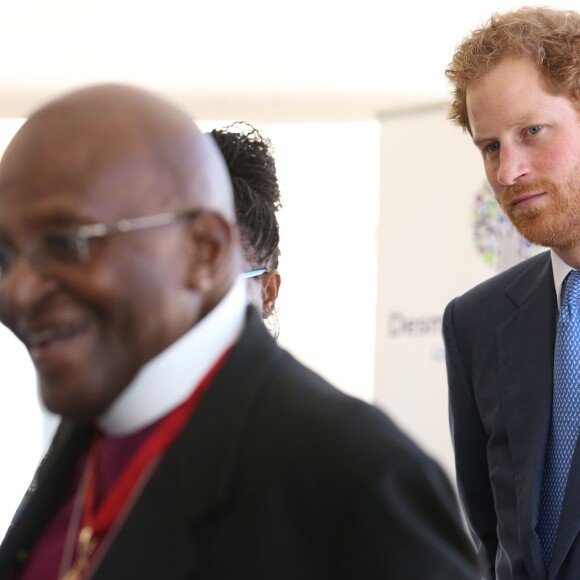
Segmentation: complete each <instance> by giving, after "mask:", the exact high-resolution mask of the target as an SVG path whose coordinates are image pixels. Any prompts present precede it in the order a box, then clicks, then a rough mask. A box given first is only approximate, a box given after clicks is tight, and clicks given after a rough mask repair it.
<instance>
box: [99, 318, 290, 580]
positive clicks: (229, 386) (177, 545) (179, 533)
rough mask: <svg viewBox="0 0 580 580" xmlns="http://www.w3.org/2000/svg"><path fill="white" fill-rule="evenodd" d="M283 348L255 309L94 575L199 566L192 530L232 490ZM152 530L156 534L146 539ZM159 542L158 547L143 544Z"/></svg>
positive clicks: (153, 573)
mask: <svg viewBox="0 0 580 580" xmlns="http://www.w3.org/2000/svg"><path fill="white" fill-rule="evenodd" d="M279 354H280V352H279V350H278V349H277V347H276V344H275V342H274V340H273V339H272V338H271V337H270V335H269V334H268V333H267V331H266V330H265V329H264V327H263V324H262V323H261V321H260V320H259V317H258V316H257V314H255V313H254V312H253V311H252V312H250V313H249V317H248V323H247V325H246V329H245V331H244V333H243V336H242V338H241V339H240V341H239V343H238V344H237V345H236V346H235V347H234V349H233V350H232V352H231V354H230V356H229V357H228V359H227V360H226V362H225V363H224V366H223V367H222V369H221V370H220V372H219V373H218V375H217V376H216V378H215V380H214V382H213V383H212V385H211V386H210V388H209V389H208V391H207V393H205V395H204V397H203V399H202V401H201V402H200V405H199V407H198V408H197V410H196V412H195V413H194V415H193V416H192V418H191V419H190V420H189V422H188V423H187V425H186V427H185V429H184V431H183V432H182V434H181V435H180V436H179V437H178V439H177V440H176V441H175V442H174V444H173V445H172V446H171V447H170V448H169V449H168V451H167V452H166V454H165V456H164V457H163V459H162V460H161V463H160V464H159V466H158V468H157V469H156V471H155V473H154V474H153V475H152V477H151V479H150V481H149V482H148V483H147V485H146V487H145V488H144V489H143V491H142V493H141V495H140V496H139V498H138V500H137V501H136V503H135V505H134V507H133V509H132V510H131V512H130V514H129V515H128V517H127V518H126V520H125V521H124V522H123V523H122V525H121V526H120V528H119V529H118V531H117V532H116V537H115V539H114V542H113V543H112V545H111V547H110V549H109V550H108V551H107V553H106V554H105V555H104V557H103V560H102V562H101V564H100V565H99V567H98V570H97V571H96V573H95V576H94V578H95V580H100V579H108V578H112V577H113V576H114V575H115V574H116V575H117V576H118V575H119V573H120V572H121V571H123V570H124V569H126V566H128V565H131V566H132V567H131V571H130V572H131V574H133V576H132V577H142V578H160V577H169V576H171V574H172V573H174V574H175V575H179V576H180V577H181V576H182V575H183V574H184V572H186V571H187V572H188V573H189V572H191V571H192V570H194V569H195V566H196V560H197V557H196V553H195V546H194V545H192V543H193V533H194V532H195V528H196V527H197V526H198V525H201V522H206V521H208V519H211V517H212V514H213V513H214V512H216V511H217V510H218V508H220V507H222V506H223V505H224V504H225V503H226V502H227V501H228V500H229V498H230V497H231V494H232V488H233V484H234V478H235V474H236V471H237V468H238V464H239V458H240V447H241V445H242V442H243V440H244V433H245V431H246V429H247V427H248V426H249V425H251V420H250V417H251V414H252V411H253V408H254V406H255V403H256V400H257V399H258V397H259V394H260V392H261V390H262V389H263V388H264V386H265V384H266V382H265V381H264V379H263V377H264V375H265V374H266V373H267V372H268V369H269V368H270V367H271V366H272V364H273V363H274V362H275V361H276V360H277V358H278V355H279ZM147 529H149V530H150V533H151V538H150V541H148V539H147V538H144V533H145V534H147V531H146V530H147ZM163 539H170V540H171V541H167V542H165V541H163ZM152 544H153V545H155V549H154V550H150V551H144V550H143V546H144V545H152ZM132 552H135V553H134V554H133V553H132ZM136 562H137V563H138V564H137V565H138V566H140V567H141V568H142V575H141V576H140V575H139V574H138V573H137V572H138V570H135V563H136ZM129 563H130V564H129ZM158 566H162V567H163V568H162V569H161V568H159V569H157V568H156V567H158ZM178 572H179V573H178Z"/></svg>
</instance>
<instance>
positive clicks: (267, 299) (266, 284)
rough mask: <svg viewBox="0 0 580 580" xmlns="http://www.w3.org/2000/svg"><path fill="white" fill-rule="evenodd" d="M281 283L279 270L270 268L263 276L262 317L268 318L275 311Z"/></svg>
mask: <svg viewBox="0 0 580 580" xmlns="http://www.w3.org/2000/svg"><path fill="white" fill-rule="evenodd" d="M281 283H282V278H281V277H280V272H278V270H270V271H269V272H266V273H265V274H264V275H263V276H262V318H268V317H270V316H271V315H272V313H273V312H274V308H275V306H276V300H277V299H278V292H279V291H280V284H281Z"/></svg>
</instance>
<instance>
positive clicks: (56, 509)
mask: <svg viewBox="0 0 580 580" xmlns="http://www.w3.org/2000/svg"><path fill="white" fill-rule="evenodd" d="M241 267H242V260H241V248H240V243H239V240H238V234H237V227H236V225H235V210H234V200H233V196H232V191H231V185H230V179H229V176H228V173H227V169H226V167H225V164H224V162H223V159H222V157H221V155H220V154H219V150H218V148H217V147H216V146H215V143H214V142H213V141H212V139H211V138H210V137H209V136H207V135H204V134H203V133H201V132H200V131H199V130H198V129H197V127H196V126H195V124H193V123H192V122H191V121H190V120H189V118H188V116H187V115H185V114H184V113H183V112H182V111H180V110H178V109H176V108H174V107H173V106H172V105H170V104H169V103H167V102H165V101H163V100H160V99H159V98H157V97H156V96H153V95H150V94H148V93H146V92H143V91H140V90H137V89H133V88H130V87H124V86H116V85H106V86H97V87H91V88H88V89H84V90H80V91H76V92H73V93H71V94H68V95H65V96H64V97H61V98H59V99H57V100H55V101H53V102H51V103H49V104H48V105H46V106H45V107H43V108H42V109H40V110H39V111H37V112H36V113H34V114H33V115H32V116H31V117H30V119H29V120H28V121H27V122H26V123H25V124H24V125H23V126H22V128H21V130H20V131H19V132H18V133H17V134H16V136H15V137H14V139H13V140H12V142H11V143H10V145H9V146H8V148H7V150H6V152H5V154H4V156H3V158H2V160H1V162H0V320H1V321H2V322H3V323H4V324H5V325H6V326H8V327H9V328H10V329H11V330H12V331H13V332H14V333H15V334H16V335H17V336H18V337H19V338H20V340H22V341H23V343H24V344H25V345H26V347H27V348H28V350H29V352H30V355H31V357H32V359H33V361H34V364H35V365H36V369H37V371H38V380H39V389H40V393H41V396H42V400H43V401H44V403H45V405H46V406H47V408H48V409H50V410H51V411H53V412H55V413H58V414H60V415H62V417H63V422H62V425H61V427H60V428H59V432H58V437H57V438H56V440H55V442H54V444H53V447H52V450H51V452H50V454H49V455H48V457H47V459H46V460H45V461H44V463H43V465H42V467H41V469H40V470H39V474H38V483H37V489H36V491H35V493H34V494H33V495H32V496H31V498H30V500H29V501H28V502H27V503H26V505H25V506H24V507H23V510H22V512H21V514H20V515H19V517H18V518H17V519H16V521H15V524H14V526H12V528H11V529H10V530H9V532H8V533H7V535H6V538H5V540H4V542H3V543H2V546H1V547H0V578H2V579H14V578H17V579H19V580H22V579H42V580H54V579H57V578H58V579H62V578H64V579H67V580H71V579H75V578H92V579H95V580H116V579H117V580H128V579H135V580H137V579H139V580H148V579H149V580H160V579H164V580H165V579H180V580H181V579H185V578H191V579H192V580H193V579H196V580H198V579H208V580H209V579H212V580H215V579H218V578H219V579H225V578H248V579H252V580H257V579H263V580H272V579H273V578H276V579H288V580H296V579H301V580H304V579H307V578H312V579H317V580H319V579H324V578H328V579H329V580H330V579H333V580H335V579H340V578H344V579H345V580H346V579H348V580H352V579H353V578H357V579H365V578H377V579H378V578H381V579H384V578H393V579H396V580H400V579H406V578H408V579H409V580H411V579H413V580H416V579H418V578H430V579H434V578H440V579H441V580H449V579H455V578H473V579H476V578H478V574H477V571H476V568H475V565H474V560H473V555H472V552H471V548H470V544H469V541H468V540H467V538H466V536H465V535H464V534H463V531H462V528H461V524H460V521H459V517H458V511H457V506H456V503H455V498H454V495H453V492H452V490H451V488H450V486H449V483H448V481H447V479H446V477H445V476H444V475H443V473H442V471H441V470H440V468H439V467H438V466H437V465H436V464H435V463H434V462H432V461H431V460H430V459H428V458H427V457H426V456H425V455H424V454H423V453H422V452H421V451H419V450H418V449H417V447H416V446H415V445H413V443H411V442H410V441H409V440H408V439H407V438H406V437H405V436H404V435H403V434H401V433H400V432H399V431H398V430H397V429H396V428H395V427H394V426H393V425H392V423H391V422H390V421H389V420H388V419H387V418H386V417H385V416H384V415H383V414H382V413H380V412H379V411H378V410H377V409H374V408H373V407H370V406H368V405H366V404H364V403H362V402H360V401H357V400H355V399H352V398H350V397H348V396H346V395H344V394H341V393H340V392H339V391H337V390H336V389H334V388H333V387H331V386H330V385H328V384H327V383H326V382H325V381H324V380H323V379H321V378H320V377H318V376H317V375H315V374H313V373H312V372H310V371H309V370H308V369H306V368H304V367H303V366H302V365H300V364H299V363H298V362H296V361H295V360H294V359H293V358H292V357H291V356H290V355H289V354H287V353H286V352H284V351H283V350H281V349H280V348H279V347H278V346H277V345H276V342H275V340H274V339H273V338H272V337H271V336H270V334H269V333H268V332H267V330H266V329H265V328H264V325H263V324H262V323H261V320H260V317H259V315H258V313H257V312H256V309H255V308H253V307H248V306H247V302H248V300H247V295H246V288H245V281H244V280H243V279H241V278H240V276H239V272H240V270H241Z"/></svg>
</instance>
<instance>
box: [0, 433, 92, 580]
mask: <svg viewBox="0 0 580 580" xmlns="http://www.w3.org/2000/svg"><path fill="white" fill-rule="evenodd" d="M91 433H92V430H91V429H90V428H87V427H79V426H76V425H72V424H70V423H66V422H63V423H61V424H60V426H59V428H58V431H57V434H56V435H55V439H54V442H53V444H52V446H51V451H50V453H49V454H48V456H47V457H46V459H45V460H44V461H43V462H42V465H41V467H40V468H39V472H38V473H37V475H35V477H37V476H38V478H39V485H38V487H37V489H36V491H35V492H34V493H33V494H32V496H31V498H30V500H29V501H28V503H27V504H26V506H25V507H24V508H23V510H22V512H21V513H20V515H19V516H18V518H17V520H16V522H15V524H14V525H13V527H12V528H10V530H8V533H7V534H6V537H5V538H4V541H3V542H2V549H1V550H0V578H4V577H5V575H6V577H7V576H8V574H7V570H8V569H10V568H14V567H18V566H19V565H20V564H23V563H25V562H26V560H27V558H28V555H29V551H30V549H31V547H32V546H33V545H34V542H35V541H36V539H37V537H38V536H39V534H40V533H41V532H42V530H43V529H44V527H45V525H46V524H47V523H48V521H49V520H50V518H51V517H52V516H53V514H54V512H55V510H56V509H57V508H58V507H59V505H60V502H61V500H62V499H64V498H65V497H66V495H67V493H68V492H69V491H70V489H71V485H72V483H71V482H72V477H73V475H72V474H73V470H74V467H75V466H76V463H77V460H78V458H79V455H80V453H81V452H82V451H83V449H85V448H86V447H87V445H88V443H89V440H90V437H91Z"/></svg>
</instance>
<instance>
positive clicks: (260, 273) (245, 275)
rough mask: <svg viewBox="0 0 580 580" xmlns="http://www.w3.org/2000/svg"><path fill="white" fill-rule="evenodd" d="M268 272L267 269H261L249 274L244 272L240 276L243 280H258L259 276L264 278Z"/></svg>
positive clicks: (250, 271) (251, 271)
mask: <svg viewBox="0 0 580 580" xmlns="http://www.w3.org/2000/svg"><path fill="white" fill-rule="evenodd" d="M266 272H268V270H267V269H266V268H259V269H257V270H249V271H248V272H242V273H241V274H240V277H241V278H244V279H248V278H257V277H258V276H263V275H264V274H266Z"/></svg>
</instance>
